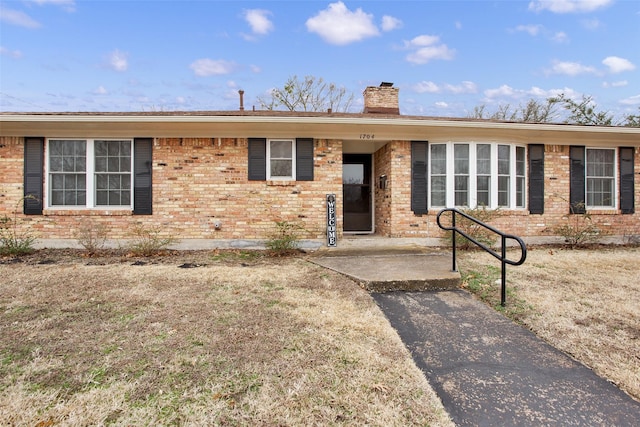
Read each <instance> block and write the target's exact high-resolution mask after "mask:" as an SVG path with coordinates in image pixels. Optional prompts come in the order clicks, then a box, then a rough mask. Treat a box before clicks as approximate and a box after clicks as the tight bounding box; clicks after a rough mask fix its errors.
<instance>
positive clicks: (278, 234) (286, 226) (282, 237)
mask: <svg viewBox="0 0 640 427" xmlns="http://www.w3.org/2000/svg"><path fill="white" fill-rule="evenodd" d="M302 230H304V228H303V227H302V226H301V225H300V224H295V223H292V222H289V221H276V230H275V231H274V232H273V234H271V235H270V236H269V238H268V239H267V241H266V242H265V246H266V247H267V249H269V251H271V252H272V253H274V254H276V255H284V254H287V253H289V252H291V251H293V250H295V249H297V248H298V246H299V245H300V237H299V233H300V232H301V231H302Z"/></svg>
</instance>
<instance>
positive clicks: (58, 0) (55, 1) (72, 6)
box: [30, 0, 76, 12]
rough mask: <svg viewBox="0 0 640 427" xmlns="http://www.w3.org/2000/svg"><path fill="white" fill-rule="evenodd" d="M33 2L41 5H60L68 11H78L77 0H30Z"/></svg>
mask: <svg viewBox="0 0 640 427" xmlns="http://www.w3.org/2000/svg"><path fill="white" fill-rule="evenodd" d="M30 1H31V2H33V3H36V4H38V5H40V6H45V5H49V4H50V5H53V6H60V7H61V8H63V9H64V10H66V11H67V12H75V11H76V2H75V0H30Z"/></svg>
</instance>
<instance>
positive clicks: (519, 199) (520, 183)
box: [516, 177, 524, 208]
mask: <svg viewBox="0 0 640 427" xmlns="http://www.w3.org/2000/svg"><path fill="white" fill-rule="evenodd" d="M516 206H517V207H519V208H524V178H522V177H517V178H516Z"/></svg>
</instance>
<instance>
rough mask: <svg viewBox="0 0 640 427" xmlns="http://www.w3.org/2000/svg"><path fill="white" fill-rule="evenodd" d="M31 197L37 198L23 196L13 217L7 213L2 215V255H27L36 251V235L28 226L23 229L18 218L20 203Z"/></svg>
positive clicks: (0, 222)
mask: <svg viewBox="0 0 640 427" xmlns="http://www.w3.org/2000/svg"><path fill="white" fill-rule="evenodd" d="M29 199H31V200H35V197H33V196H26V197H22V198H21V199H20V200H18V203H16V206H15V208H14V210H13V215H12V216H11V217H10V216H8V215H6V214H4V215H3V216H2V217H0V255H26V254H30V253H31V252H33V251H34V249H33V243H34V242H35V240H36V237H35V236H34V235H33V234H32V233H31V232H30V231H28V228H27V229H26V231H21V229H20V227H19V222H20V221H19V219H18V211H19V208H20V205H21V204H22V203H24V201H25V200H29Z"/></svg>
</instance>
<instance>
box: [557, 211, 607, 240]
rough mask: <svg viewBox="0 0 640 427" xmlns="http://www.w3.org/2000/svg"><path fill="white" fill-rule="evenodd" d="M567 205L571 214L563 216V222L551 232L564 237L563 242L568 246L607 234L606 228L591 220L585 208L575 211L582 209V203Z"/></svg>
mask: <svg viewBox="0 0 640 427" xmlns="http://www.w3.org/2000/svg"><path fill="white" fill-rule="evenodd" d="M569 206H570V210H571V214H570V215H567V216H565V217H564V219H565V223H564V224H561V225H557V226H555V227H553V233H554V234H556V235H559V236H562V237H564V242H565V243H566V244H567V245H569V247H570V248H575V247H580V246H585V245H587V244H589V243H594V242H596V241H598V240H599V239H600V238H602V237H605V236H607V235H609V231H608V230H605V229H603V228H601V226H598V225H597V224H595V223H594V222H593V220H592V219H591V215H589V213H587V212H586V210H585V213H575V211H576V210H583V209H582V208H584V204H583V203H582V204H578V205H576V206H572V205H569Z"/></svg>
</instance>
